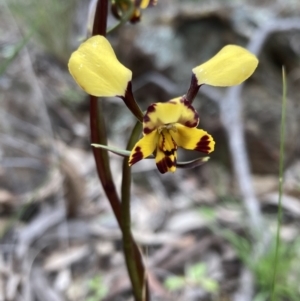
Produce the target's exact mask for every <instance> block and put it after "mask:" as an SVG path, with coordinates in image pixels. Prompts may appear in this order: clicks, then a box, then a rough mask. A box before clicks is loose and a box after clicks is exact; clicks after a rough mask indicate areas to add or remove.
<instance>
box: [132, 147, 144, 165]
mask: <svg viewBox="0 0 300 301" xmlns="http://www.w3.org/2000/svg"><path fill="white" fill-rule="evenodd" d="M143 157H144V156H143V153H142V152H141V147H140V146H137V147H136V148H135V150H134V154H133V155H132V158H131V160H130V161H129V165H130V166H131V165H133V164H135V163H136V162H138V161H140V160H142V159H143Z"/></svg>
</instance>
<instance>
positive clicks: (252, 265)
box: [0, 0, 300, 301]
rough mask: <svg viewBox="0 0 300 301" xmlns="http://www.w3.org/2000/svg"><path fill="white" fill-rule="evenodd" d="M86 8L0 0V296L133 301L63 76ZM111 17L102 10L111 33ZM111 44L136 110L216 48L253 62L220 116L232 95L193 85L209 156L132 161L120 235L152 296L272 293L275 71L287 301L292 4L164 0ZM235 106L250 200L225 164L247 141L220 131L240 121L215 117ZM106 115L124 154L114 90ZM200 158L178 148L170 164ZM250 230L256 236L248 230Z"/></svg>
mask: <svg viewBox="0 0 300 301" xmlns="http://www.w3.org/2000/svg"><path fill="white" fill-rule="evenodd" d="M94 2H95V1H94ZM94 4H95V3H93V1H92V2H89V1H83V0H64V1H59V0H53V1H47V0H22V1H18V0H6V1H5V0H2V1H0V237H1V247H0V300H1V301H2V300H16V301H19V300H20V301H21V300H26V301H27V300H28V301H31V300H41V301H60V300H70V301H81V300H88V301H99V300H111V301H118V300H120V301H123V300H124V301H125V300H126V301H127V300H133V299H132V297H131V294H130V284H129V281H128V277H127V272H126V269H125V266H124V260H123V255H122V245H121V234H120V231H119V229H118V227H117V223H116V221H115V219H114V216H113V214H112V211H111V209H110V205H109V203H108V201H107V199H106V198H105V195H104V192H103V190H102V187H101V185H100V183H99V180H98V176H97V173H96V170H95V164H94V158H93V155H92V152H91V146H90V138H89V135H90V134H89V99H88V96H87V95H86V94H85V92H83V91H82V90H81V89H80V88H79V87H78V86H77V85H76V84H75V82H74V81H73V79H72V78H71V76H70V75H69V73H68V70H67V63H68V59H69V57H70V54H71V52H72V51H74V50H75V49H76V48H77V47H78V45H79V44H80V43H81V42H82V41H83V40H84V39H85V38H86V36H87V35H88V34H89V31H90V29H91V24H92V20H91V16H92V11H93V5H94ZM116 22H117V20H115V19H114V18H113V17H112V16H111V15H110V16H109V19H108V27H109V28H110V27H112V26H113V25H115V24H116ZM108 38H109V40H110V41H111V43H112V45H113V47H114V49H115V51H116V53H117V56H118V58H119V60H120V61H121V62H122V63H123V64H124V65H125V66H127V67H128V68H130V69H131V70H132V71H133V89H134V94H135V97H136V100H137V101H138V103H139V105H140V106H141V108H142V109H143V110H145V109H146V108H147V107H148V105H150V104H151V103H153V102H164V101H168V100H169V99H171V98H174V97H177V96H179V95H183V94H185V93H186V91H187V89H188V87H189V84H190V79H191V70H192V68H193V67H195V66H197V65H199V64H201V63H203V62H204V61H205V60H207V59H209V58H210V57H212V56H213V55H214V54H215V53H216V52H218V51H219V50H220V49H221V48H222V47H223V46H224V45H226V44H238V45H241V46H243V47H247V45H249V43H251V46H253V49H254V50H255V51H256V53H255V54H256V55H257V56H258V58H259V60H260V63H259V66H258V68H257V70H256V72H255V73H254V75H253V76H252V77H251V78H250V79H249V80H247V82H246V83H245V84H244V85H243V87H242V90H241V91H240V93H239V95H238V96H237V99H235V102H228V104H230V105H228V106H227V111H226V110H222V109H221V108H222V104H223V103H224V101H228V95H229V94H228V90H226V89H224V88H209V87H201V89H200V92H199V94H198V96H197V99H196V100H195V102H194V106H195V108H196V109H197V110H198V112H199V115H200V127H201V128H203V129H205V130H206V131H208V132H209V133H210V134H211V135H212V136H213V137H214V139H215V141H216V150H215V151H214V153H213V154H212V155H211V159H210V161H209V162H208V163H206V164H204V165H203V166H200V167H197V168H195V169H178V170H177V171H176V173H174V174H165V175H161V174H160V173H159V172H158V170H157V169H156V165H155V163H154V161H153V160H143V161H141V162H140V163H138V164H136V165H135V166H134V167H133V168H132V171H133V183H132V200H131V207H132V223H133V224H132V228H133V232H134V234H135V237H136V240H137V242H138V244H139V246H140V248H141V250H143V253H144V257H145V265H146V266H147V270H148V273H149V278H150V288H151V292H152V300H163V301H168V300H172V301H173V300H180V301H181V300H189V301H216V300H217V301H231V300H232V301H248V300H249V301H252V300H255V301H264V300H266V301H267V300H270V283H271V281H272V277H273V273H274V254H275V245H274V237H275V233H276V227H277V210H278V205H277V203H278V177H279V176H278V173H279V149H280V147H279V146H280V144H279V143H280V119H281V112H282V66H285V70H286V80H287V90H288V96H287V120H286V141H285V154H284V159H285V165H284V191H283V219H282V222H283V224H282V227H281V239H282V241H283V243H282V245H281V248H280V251H279V260H278V276H277V279H276V283H277V286H276V289H275V297H276V299H275V300H278V301H289V300H292V301H294V300H296V301H299V300H300V291H299V282H300V274H299V271H300V240H299V224H300V158H299V151H300V140H299V137H300V127H299V120H300V96H299V95H300V2H299V1H297V0H285V1H283V0H276V1H251V3H250V1H246V0H231V1H230V0H227V1H225V0H222V1H221V0H207V1H205V0H193V1H192V0H186V1H179V0H161V1H158V5H157V6H156V7H153V8H149V9H147V10H144V11H143V12H142V20H141V22H140V23H137V24H134V25H132V24H127V25H125V26H123V27H121V28H118V29H117V30H115V31H113V32H112V33H111V34H109V36H108ZM253 49H252V50H253ZM233 89H235V88H233ZM234 103H235V104H238V105H239V106H236V105H234ZM232 104H233V105H232ZM240 106H241V109H242V112H241V117H242V125H243V128H239V129H240V130H243V133H244V137H245V141H246V148H247V153H246V154H247V155H248V156H249V165H250V170H251V174H250V177H248V178H246V179H248V181H249V183H248V184H249V185H248V186H249V187H250V193H253V196H254V197H253V198H252V201H253V204H254V207H253V206H252V207H251V206H249V204H248V203H247V195H245V193H241V191H242V192H243V187H241V184H240V182H239V181H237V177H236V175H235V172H234V168H233V166H234V165H233V163H235V164H236V165H235V166H238V165H239V164H244V163H245V162H237V161H235V158H240V156H238V155H236V154H240V152H241V151H244V149H243V148H240V149H233V148H230V144H229V139H231V135H230V133H231V128H230V126H232V129H233V128H234V127H236V126H238V125H237V124H235V123H232V125H230V124H228V123H227V124H226V123H224V120H226V115H227V113H228V116H229V115H230V116H231V114H232V112H237V114H239V112H240V111H239V110H240ZM103 109H104V110H105V116H106V118H107V131H108V137H109V144H110V145H112V146H116V147H119V148H125V146H126V144H127V139H128V136H129V133H130V131H131V129H132V127H133V125H134V122H135V120H134V118H133V117H132V116H131V114H130V113H129V111H128V110H127V108H126V107H125V105H124V103H123V102H122V101H121V100H120V99H117V98H110V99H105V100H104V101H103ZM238 116H239V115H238ZM234 132H235V131H234V129H233V130H232V133H234ZM198 156H199V154H197V153H194V152H183V151H182V152H179V159H180V161H187V160H191V159H194V158H197V157H198ZM238 160H239V159H238ZM234 161H235V162H234ZM246 163H247V162H246ZM111 164H112V171H113V175H114V179H115V182H116V185H117V187H118V188H119V187H120V182H121V164H122V158H120V157H118V156H116V155H111ZM251 185H252V186H253V189H252V186H251ZM241 189H242V190H241ZM251 189H252V190H251ZM248 192H249V191H248ZM250 198H251V195H250ZM251 208H252V209H251ZM253 208H254V211H253ZM251 210H252V211H251ZM251 215H256V216H257V217H258V219H257V220H259V222H257V220H256V219H251V218H249V216H251ZM253 229H258V230H259V232H260V233H261V234H264V235H262V236H257V237H255V238H254V237H253Z"/></svg>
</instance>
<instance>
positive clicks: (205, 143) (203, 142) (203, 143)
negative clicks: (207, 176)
mask: <svg viewBox="0 0 300 301" xmlns="http://www.w3.org/2000/svg"><path fill="white" fill-rule="evenodd" d="M209 144H210V138H209V136H208V135H204V136H203V137H202V138H201V139H200V141H199V142H198V143H197V145H196V147H195V148H194V149H195V150H197V151H200V152H203V153H206V154H208V153H209V152H210V150H211V148H210V146H209Z"/></svg>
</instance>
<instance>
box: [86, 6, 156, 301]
mask: <svg viewBox="0 0 300 301" xmlns="http://www.w3.org/2000/svg"><path fill="white" fill-rule="evenodd" d="M107 12H108V0H98V2H97V7H96V12H95V20H94V26H93V32H92V34H93V35H103V36H105V35H106V26H107ZM131 94H132V92H131ZM132 97H133V96H132ZM100 106H101V105H100ZM100 106H99V103H98V99H97V97H94V96H90V128H91V141H92V143H96V144H104V145H107V135H106V128H105V123H104V113H103V110H102V109H101V107H100ZM99 107H100V108H99ZM93 154H94V157H95V162H96V168H97V172H98V176H99V179H100V181H101V183H102V186H103V189H104V191H105V193H106V196H107V198H108V200H109V202H110V204H111V207H112V209H113V212H114V215H115V217H116V219H117V222H118V224H119V227H120V228H121V230H122V232H123V233H125V235H126V240H124V241H126V248H124V255H125V259H126V264H127V269H128V271H129V270H130V272H129V274H130V273H131V271H132V269H131V266H133V268H134V272H133V273H134V275H135V276H134V277H137V278H138V282H137V281H136V280H135V282H134V283H133V282H132V286H133V290H134V293H135V290H136V285H137V284H136V283H138V288H139V290H140V292H141V293H140V294H135V300H136V301H144V300H145V301H148V300H149V298H150V297H149V290H148V285H147V284H146V285H145V286H144V283H145V269H144V265H143V261H142V256H141V253H140V251H139V249H138V247H137V245H136V243H135V241H134V239H133V237H132V235H131V232H130V215H129V230H128V222H126V218H125V222H124V224H126V225H127V226H126V227H125V228H126V229H125V230H123V227H122V225H123V222H122V220H124V217H122V216H121V203H120V199H119V196H118V194H117V191H116V188H115V184H114V181H113V178H112V174H111V169H110V164H109V157H108V152H107V150H103V149H101V148H95V147H93ZM127 160H128V159H127ZM124 164H125V163H124ZM127 164H128V163H127ZM128 168H129V167H128ZM129 171H130V170H129ZM129 176H130V175H129ZM124 178H126V175H124ZM129 187H130V178H129ZM122 189H123V188H122ZM128 192H129V193H130V190H128ZM129 196H130V194H129ZM129 199H130V197H129V198H128V200H129ZM128 231H129V232H128ZM128 233H129V235H130V236H128ZM128 237H129V238H128ZM128 245H129V246H130V247H129V248H128ZM127 252H128V253H127ZM130 257H131V258H130ZM128 262H129V264H131V266H128ZM132 262H134V263H135V264H134V265H132ZM136 275H138V276H136ZM130 279H131V280H132V278H131V277H130ZM135 279H136V278H135ZM143 287H145V288H146V295H145V298H144V296H143Z"/></svg>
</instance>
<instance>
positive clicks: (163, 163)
mask: <svg viewBox="0 0 300 301" xmlns="http://www.w3.org/2000/svg"><path fill="white" fill-rule="evenodd" d="M176 161H177V145H176V143H175V142H174V140H173V138H172V136H171V135H170V134H169V132H168V131H167V130H164V131H162V133H161V134H160V135H159V138H158V145H157V149H156V157H155V162H156V166H157V168H158V170H159V171H160V173H162V174H164V173H166V172H168V171H170V172H174V171H175V170H176Z"/></svg>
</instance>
